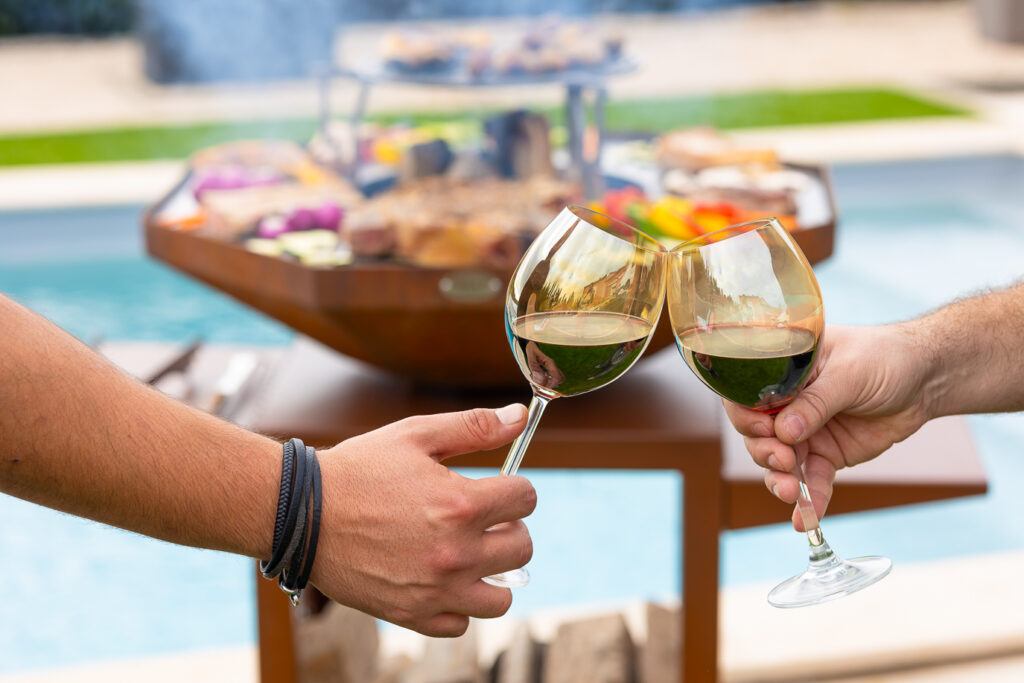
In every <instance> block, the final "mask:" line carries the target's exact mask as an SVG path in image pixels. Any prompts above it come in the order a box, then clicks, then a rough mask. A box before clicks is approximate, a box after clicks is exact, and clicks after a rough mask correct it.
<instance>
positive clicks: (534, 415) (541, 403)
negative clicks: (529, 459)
mask: <svg viewBox="0 0 1024 683" xmlns="http://www.w3.org/2000/svg"><path fill="white" fill-rule="evenodd" d="M550 401H551V399H550V398H546V397H544V396H540V395H538V394H537V393H536V392H534V394H533V398H532V399H531V400H530V413H529V415H528V416H527V418H526V428H525V429H523V431H522V433H520V434H519V436H517V437H516V440H515V441H513V442H512V447H511V448H510V449H509V452H508V455H507V456H505V464H504V465H502V466H501V474H502V476H512V475H513V474H515V473H516V472H517V471H518V470H519V463H521V462H522V461H523V456H524V455H526V448H527V446H529V445H530V439H532V438H533V433H534V432H535V431H537V424H538V423H540V416H541V415H543V414H544V409H545V408H547V406H548V403H549V402H550Z"/></svg>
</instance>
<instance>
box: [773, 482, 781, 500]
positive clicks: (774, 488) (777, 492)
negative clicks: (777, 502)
mask: <svg viewBox="0 0 1024 683" xmlns="http://www.w3.org/2000/svg"><path fill="white" fill-rule="evenodd" d="M772 495H773V496H775V497H776V498H778V497H779V485H778V484H775V485H774V486H772Z"/></svg>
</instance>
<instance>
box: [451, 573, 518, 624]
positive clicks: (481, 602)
mask: <svg viewBox="0 0 1024 683" xmlns="http://www.w3.org/2000/svg"><path fill="white" fill-rule="evenodd" d="M511 606H512V591H510V590H509V589H508V588H500V587H498V586H492V585H490V584H488V583H484V582H483V581H479V580H478V581H476V582H474V583H471V584H469V585H468V586H466V587H459V588H458V589H457V593H456V595H455V596H454V599H453V601H452V603H451V604H450V605H448V606H447V607H446V608H445V609H448V610H450V611H452V612H455V613H458V614H464V615H466V616H467V617H477V618H478V619H493V618H495V617H500V616H502V615H504V614H505V613H506V612H508V608H509V607H511Z"/></svg>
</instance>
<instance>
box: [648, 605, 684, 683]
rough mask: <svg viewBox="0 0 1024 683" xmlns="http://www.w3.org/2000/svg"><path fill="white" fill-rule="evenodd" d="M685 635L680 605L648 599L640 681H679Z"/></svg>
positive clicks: (677, 682) (661, 682)
mask: <svg viewBox="0 0 1024 683" xmlns="http://www.w3.org/2000/svg"><path fill="white" fill-rule="evenodd" d="M682 635H683V615H682V611H681V610H680V608H678V607H676V608H674V609H669V608H666V607H662V606H661V605H656V604H654V603H647V642H646V643H644V645H643V648H642V649H641V651H640V671H639V673H640V676H639V681H640V683H679V680H680V670H679V665H680V661H681V648H682Z"/></svg>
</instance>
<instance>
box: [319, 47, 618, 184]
mask: <svg viewBox="0 0 1024 683" xmlns="http://www.w3.org/2000/svg"><path fill="white" fill-rule="evenodd" d="M637 68H638V65H637V63H636V62H635V61H633V60H632V59H629V58H626V57H619V58H616V59H612V60H608V61H606V62H603V63H602V64H600V65H595V66H588V67H582V66H579V67H568V68H565V69H557V70H551V71H544V72H538V73H525V72H524V73H500V72H497V71H485V72H483V73H481V74H478V75H474V74H472V73H470V72H469V71H468V70H467V69H465V68H462V67H461V65H459V64H458V63H457V62H456V63H453V64H452V65H445V66H443V67H436V68H426V69H405V68H399V67H394V66H391V65H388V64H384V63H380V62H378V63H370V64H368V65H364V66H360V67H344V66H334V67H330V68H323V69H321V70H320V73H319V74H318V82H319V100H320V132H321V134H322V135H323V137H324V139H325V140H327V141H330V139H331V136H330V131H329V129H330V126H329V124H330V122H331V120H332V117H333V115H332V110H331V102H330V92H331V85H332V84H333V82H334V79H336V78H342V79H346V80H350V81H355V82H356V83H357V84H358V87H359V91H358V94H357V95H356V98H355V101H354V103H353V106H352V110H351V113H350V115H349V116H350V119H349V120H350V122H351V128H352V135H353V139H352V149H358V143H359V140H358V136H359V132H358V131H359V124H360V123H362V121H363V119H364V118H365V116H366V108H367V104H368V102H369V98H370V90H371V88H373V86H374V85H377V84H387V83H402V84H411V85H420V86H425V87H444V88H501V87H513V86H529V85H557V86H561V87H564V88H565V114H566V116H565V119H566V128H567V132H568V140H567V148H568V151H569V159H570V162H571V167H570V170H571V172H572V173H573V175H574V176H575V177H578V178H579V179H580V181H581V182H582V183H583V188H584V192H585V193H586V195H587V196H588V197H594V196H596V195H597V194H598V193H599V191H600V187H601V182H600V175H601V174H600V167H601V147H602V143H603V141H604V137H605V136H604V133H605V128H604V107H605V103H606V101H607V99H608V93H607V87H606V82H607V80H608V79H609V78H612V77H615V76H624V75H626V74H629V73H632V72H633V71H635V70H636V69H637ZM588 91H589V92H590V93H592V104H591V118H592V120H593V126H594V130H595V131H596V133H597V145H596V147H595V152H594V154H593V158H589V159H588V158H587V156H586V155H585V154H584V143H583V131H584V129H585V127H586V125H587V111H586V94H587V92H588ZM354 156H355V158H354V159H353V162H352V166H351V171H350V173H351V174H352V176H353V177H355V175H356V173H357V172H358V168H359V160H358V156H359V155H358V154H356V155H354Z"/></svg>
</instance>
